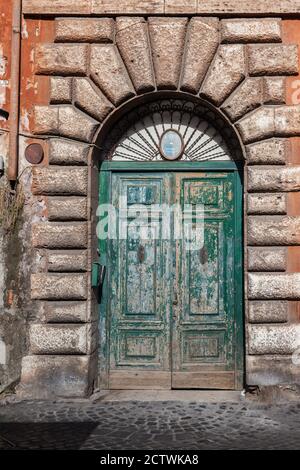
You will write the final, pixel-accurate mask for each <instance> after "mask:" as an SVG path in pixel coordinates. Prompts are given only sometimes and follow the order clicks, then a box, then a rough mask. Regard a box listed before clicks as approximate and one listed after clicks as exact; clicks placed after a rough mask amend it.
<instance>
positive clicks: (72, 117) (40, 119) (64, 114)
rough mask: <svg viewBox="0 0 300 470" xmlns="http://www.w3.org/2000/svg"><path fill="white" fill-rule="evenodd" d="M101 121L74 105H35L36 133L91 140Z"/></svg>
mask: <svg viewBox="0 0 300 470" xmlns="http://www.w3.org/2000/svg"><path fill="white" fill-rule="evenodd" d="M98 126H99V123H98V122H97V121H96V120H95V119H93V118H91V117H90V116H87V115H86V114H84V113H83V112H82V111H80V110H79V109H76V108H74V107H73V106H68V105H65V106H35V109H34V133H35V134H51V135H52V134H58V135H60V136H62V137H68V138H70V139H76V140H81V141H84V142H91V141H92V139H93V136H94V134H95V132H96V129H97V127H98Z"/></svg>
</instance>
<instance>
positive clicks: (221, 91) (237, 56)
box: [201, 44, 246, 106]
mask: <svg viewBox="0 0 300 470" xmlns="http://www.w3.org/2000/svg"><path fill="white" fill-rule="evenodd" d="M245 74H246V58H245V46H243V45H241V44H229V45H227V44H223V45H221V46H219V49H218V51H217V53H216V55H215V58H214V61H213V63H212V66H211V68H210V69H209V71H208V73H207V75H206V78H205V80H204V83H203V85H202V87H201V95H202V96H203V97H205V98H207V99H208V100H209V101H211V102H212V103H214V104H215V105H217V106H220V105H221V104H222V103H223V102H224V101H225V99H226V98H227V97H228V96H229V95H230V94H231V93H232V92H233V90H234V89H235V88H237V86H238V85H239V84H240V83H241V81H242V80H243V79H244V78H245Z"/></svg>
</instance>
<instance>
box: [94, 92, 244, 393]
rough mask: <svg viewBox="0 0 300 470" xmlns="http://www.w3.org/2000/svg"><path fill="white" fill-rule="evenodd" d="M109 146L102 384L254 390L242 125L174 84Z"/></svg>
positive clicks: (123, 125) (112, 136)
mask: <svg viewBox="0 0 300 470" xmlns="http://www.w3.org/2000/svg"><path fill="white" fill-rule="evenodd" d="M103 147H104V149H103V151H102V160H104V159H105V161H103V163H102V165H101V171H100V206H99V208H100V211H99V212H98V215H99V217H100V222H99V224H98V236H99V252H100V263H101V264H102V266H105V271H106V272H105V276H104V285H103V286H102V296H101V302H100V384H101V386H102V387H103V388H109V389H171V388H175V389H176V388H179V389H180V388H182V389H184V388H199V389H202V388H203V389H239V388H242V385H243V355H244V352H243V300H242V299H243V273H242V181H241V174H242V173H241V168H242V154H241V150H240V146H239V143H238V140H237V137H236V135H235V134H234V133H233V131H232V129H231V128H230V127H229V126H228V125H227V123H226V121H225V119H224V118H223V117H222V116H221V115H219V113H218V114H217V113H216V112H215V111H214V110H212V109H211V108H210V107H209V106H208V105H207V104H205V103H204V102H202V101H200V100H194V99H193V100H192V99H190V98H186V97H185V96H184V95H175V94H172V95H169V96H162V97H161V98H160V97H156V100H155V101H154V100H153V101H149V102H148V103H143V104H141V105H140V106H137V107H136V108H134V109H133V110H130V111H128V112H127V113H126V114H124V115H123V116H122V117H121V118H120V119H119V120H118V121H117V122H116V123H115V125H114V126H113V128H112V129H111V131H110V132H109V133H108V135H107V136H106V139H105V143H104V145H103ZM107 204H108V205H110V206H107ZM103 205H105V206H103Z"/></svg>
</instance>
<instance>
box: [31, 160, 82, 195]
mask: <svg viewBox="0 0 300 470" xmlns="http://www.w3.org/2000/svg"><path fill="white" fill-rule="evenodd" d="M32 175H33V179H32V192H33V194H38V195H47V194H48V195H70V196H72V195H78V196H85V195H86V194H87V188H88V169H87V168H86V167H78V166H77V167H76V166H75V167H62V166H60V167H40V166H35V167H33V169H32Z"/></svg>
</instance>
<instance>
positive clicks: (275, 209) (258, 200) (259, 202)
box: [247, 193, 287, 215]
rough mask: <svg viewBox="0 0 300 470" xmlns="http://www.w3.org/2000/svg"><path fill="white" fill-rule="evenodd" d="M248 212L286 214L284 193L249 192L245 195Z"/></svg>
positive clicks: (285, 196) (285, 195)
mask: <svg viewBox="0 0 300 470" xmlns="http://www.w3.org/2000/svg"><path fill="white" fill-rule="evenodd" d="M247 212H248V214H257V215H264V214H286V213H287V194H286V193H250V194H248V196H247Z"/></svg>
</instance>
